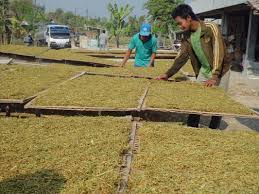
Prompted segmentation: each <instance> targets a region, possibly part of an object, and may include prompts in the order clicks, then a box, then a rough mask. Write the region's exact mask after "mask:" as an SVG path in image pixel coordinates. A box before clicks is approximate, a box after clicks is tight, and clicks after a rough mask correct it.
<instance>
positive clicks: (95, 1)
mask: <svg viewBox="0 0 259 194" xmlns="http://www.w3.org/2000/svg"><path fill="white" fill-rule="evenodd" d="M113 1H114V0H113ZM116 1H117V3H118V4H119V5H125V4H127V3H128V4H130V5H132V6H134V10H133V13H132V15H136V16H140V15H145V14H146V13H147V11H146V10H144V8H143V6H144V3H145V2H147V0H116ZM186 1H187V2H190V1H191V0H186ZM109 2H111V0H36V3H37V4H38V5H45V7H46V9H47V11H54V10H56V9H57V8H62V9H63V10H65V11H72V12H74V13H76V14H78V15H82V16H86V15H87V10H88V16H91V17H108V16H109V13H108V11H107V4H108V3H109Z"/></svg>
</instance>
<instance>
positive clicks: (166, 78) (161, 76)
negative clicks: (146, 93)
mask: <svg viewBox="0 0 259 194" xmlns="http://www.w3.org/2000/svg"><path fill="white" fill-rule="evenodd" d="M168 78H169V77H168V76H167V75H166V74H164V75H160V76H158V77H156V78H155V80H164V81H167V80H168Z"/></svg>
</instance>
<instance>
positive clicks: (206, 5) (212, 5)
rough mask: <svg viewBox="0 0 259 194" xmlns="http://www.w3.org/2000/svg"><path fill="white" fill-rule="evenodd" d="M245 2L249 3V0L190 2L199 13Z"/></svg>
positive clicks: (198, 0)
mask: <svg viewBox="0 0 259 194" xmlns="http://www.w3.org/2000/svg"><path fill="white" fill-rule="evenodd" d="M251 1H252V0H251ZM244 3H247V0H206V1H205V0H192V1H191V2H190V3H189V4H190V5H191V7H192V8H193V10H194V12H195V13H197V14H199V13H204V12H208V11H212V10H217V9H222V8H225V7H231V6H234V5H239V4H244Z"/></svg>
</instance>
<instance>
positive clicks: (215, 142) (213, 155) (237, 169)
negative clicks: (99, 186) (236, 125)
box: [128, 123, 259, 194]
mask: <svg viewBox="0 0 259 194" xmlns="http://www.w3.org/2000/svg"><path fill="white" fill-rule="evenodd" d="M258 142H259V135H258V134H257V133H249V132H240V131H239V132H238V131H235V132H220V131H215V130H209V129H191V128H186V127H183V126H181V125H177V124H172V123H169V124H165V123H143V125H142V126H141V127H140V128H139V130H138V144H139V150H138V151H137V153H136V154H135V157H134V160H133V167H132V173H131V177H130V184H129V191H128V193H141V194H143V193H258V192H259V181H258V180H259V166H258V164H257V160H258V158H259V143H258Z"/></svg>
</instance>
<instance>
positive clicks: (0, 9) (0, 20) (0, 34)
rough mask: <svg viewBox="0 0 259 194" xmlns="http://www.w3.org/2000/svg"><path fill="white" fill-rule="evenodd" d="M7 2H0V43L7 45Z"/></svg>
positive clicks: (8, 30)
mask: <svg viewBox="0 0 259 194" xmlns="http://www.w3.org/2000/svg"><path fill="white" fill-rule="evenodd" d="M9 7H10V3H9V1H8V0H0V43H8V42H9V41H10V35H9V32H10V21H9V14H10V13H9V11H10V10H9Z"/></svg>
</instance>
